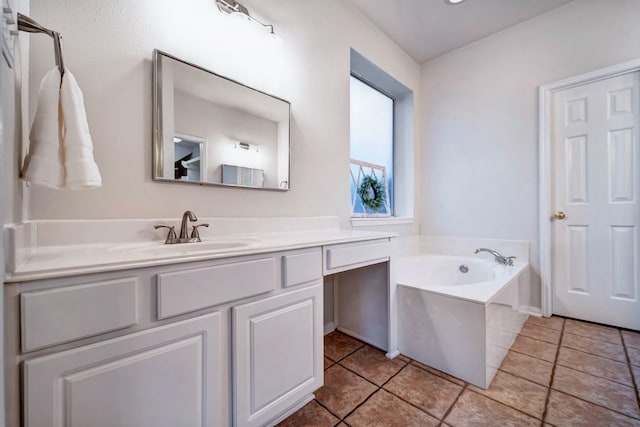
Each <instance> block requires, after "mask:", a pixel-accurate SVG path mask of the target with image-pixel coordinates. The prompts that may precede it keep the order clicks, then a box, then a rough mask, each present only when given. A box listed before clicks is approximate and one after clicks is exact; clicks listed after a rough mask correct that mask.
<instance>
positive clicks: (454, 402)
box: [442, 381, 469, 422]
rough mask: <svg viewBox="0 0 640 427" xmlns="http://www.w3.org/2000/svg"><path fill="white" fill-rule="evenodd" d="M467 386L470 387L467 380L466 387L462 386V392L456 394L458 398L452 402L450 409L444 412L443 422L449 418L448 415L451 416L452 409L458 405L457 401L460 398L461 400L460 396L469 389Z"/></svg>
mask: <svg viewBox="0 0 640 427" xmlns="http://www.w3.org/2000/svg"><path fill="white" fill-rule="evenodd" d="M467 387H469V383H468V382H466V381H465V383H464V387H462V390H460V393H458V395H457V396H456V398H455V400H454V401H453V403H452V404H451V406H449V409H447V410H446V412H445V413H444V415H443V416H442V422H444V420H446V419H447V417H448V416H449V414H450V413H451V411H453V407H454V406H456V403H458V400H460V396H462V394H463V393H464V391H465V390H466V389H467Z"/></svg>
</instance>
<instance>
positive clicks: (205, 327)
mask: <svg viewBox="0 0 640 427" xmlns="http://www.w3.org/2000/svg"><path fill="white" fill-rule="evenodd" d="M220 318H221V316H220V313H212V314H207V315H204V316H200V317H196V318H194V319H189V320H185V321H182V322H176V323H172V324H169V325H165V326H158V327H156V328H153V329H147V330H144V331H141V332H137V333H134V334H131V335H125V336H123V337H119V338H114V339H111V340H108V341H104V342H99V343H96V344H91V345H87V346H83V347H79V348H75V349H72V350H67V351H63V352H60V353H55V354H52V355H47V356H42V357H38V358H35V359H31V360H27V361H26V362H25V364H24V399H25V402H24V403H25V406H24V411H25V413H24V424H25V426H26V427H63V426H91V427H113V426H119V427H162V426H166V427H176V426H180V427H219V426H220V427H222V426H228V425H229V420H228V419H225V418H224V414H226V413H227V412H226V411H223V410H222V408H221V401H222V400H223V396H222V394H221V393H223V392H224V391H223V390H221V387H220V383H221V380H220V378H221V376H222V375H223V372H221V369H220V366H219V364H220V358H221V354H220V353H221V347H220V343H219V339H220V336H221V331H220V325H221V320H220ZM225 401H226V400H225Z"/></svg>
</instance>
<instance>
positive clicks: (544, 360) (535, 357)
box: [509, 337, 560, 364]
mask: <svg viewBox="0 0 640 427" xmlns="http://www.w3.org/2000/svg"><path fill="white" fill-rule="evenodd" d="M527 338H529V337H527ZM536 341H539V340H536ZM542 342H544V341H542ZM545 344H549V343H545ZM558 348H560V346H558ZM509 351H514V352H516V353H518V354H524V355H525V356H529V357H533V358H534V359H538V360H542V361H543V362H547V363H551V364H553V362H552V361H550V360H547V359H543V358H541V357H538V356H534V355H532V354H529V353H525V352H523V351H518V350H516V349H514V348H513V347H511V348H509Z"/></svg>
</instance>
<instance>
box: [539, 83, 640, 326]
mask: <svg viewBox="0 0 640 427" xmlns="http://www.w3.org/2000/svg"><path fill="white" fill-rule="evenodd" d="M639 81H640V72H634V73H628V74H623V75H621V76H617V77H611V78H608V79H605V80H600V81H596V82H593V83H589V84H584V85H581V86H577V87H574V88H571V89H566V90H563V91H560V92H557V93H556V94H554V100H553V108H554V111H553V125H552V126H553V128H552V147H553V148H552V150H553V153H552V155H553V157H554V167H553V191H554V196H553V203H554V205H553V208H554V210H555V215H554V216H553V217H552V218H551V220H552V221H553V225H552V233H553V240H552V244H553V246H552V256H553V287H554V301H553V312H554V313H556V314H560V315H564V316H569V317H575V318H578V319H584V320H590V321H594V322H599V323H605V324H609V325H616V326H621V327H627V328H633V329H640V302H639V301H640V300H639V298H640V295H639V279H638V277H639V274H640V273H639V268H640V265H639V264H640V260H639V255H640V253H639V252H638V238H639V236H638V225H639V224H638V223H639V218H640V207H639V204H638V199H640V181H639V178H640V175H639V172H638V170H639V168H640V160H639V159H640V145H639V143H638V132H639V131H640V127H639V119H638V118H639V114H638V107H639V102H638V101H639V100H640V99H639V95H638V93H639V91H638V88H639Z"/></svg>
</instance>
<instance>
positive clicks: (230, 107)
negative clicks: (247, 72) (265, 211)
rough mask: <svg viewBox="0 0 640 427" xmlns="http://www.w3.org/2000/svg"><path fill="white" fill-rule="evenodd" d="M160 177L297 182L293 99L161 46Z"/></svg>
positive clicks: (242, 183) (157, 93)
mask: <svg viewBox="0 0 640 427" xmlns="http://www.w3.org/2000/svg"><path fill="white" fill-rule="evenodd" d="M153 70H154V73H153V77H154V91H153V92H154V96H153V107H154V123H153V128H154V143H153V179H154V180H160V181H176V182H178V181H179V182H187V183H198V184H214V185H229V186H237V187H249V188H262V189H270V190H288V189H289V183H290V181H289V118H290V104H289V103H288V102H287V101H284V100H282V99H280V98H277V97H274V96H271V95H268V94H265V93H263V92H260V91H258V90H255V89H252V88H250V87H248V86H245V85H242V84H240V83H238V82H235V81H233V80H231V79H228V78H226V77H223V76H220V75H218V74H216V73H214V72H211V71H208V70H205V69H203V68H201V67H198V66H196V65H193V64H189V63H187V62H185V61H182V60H180V59H177V58H175V57H173V56H171V55H168V54H166V53H163V52H160V51H158V50H155V51H154V54H153Z"/></svg>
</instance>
